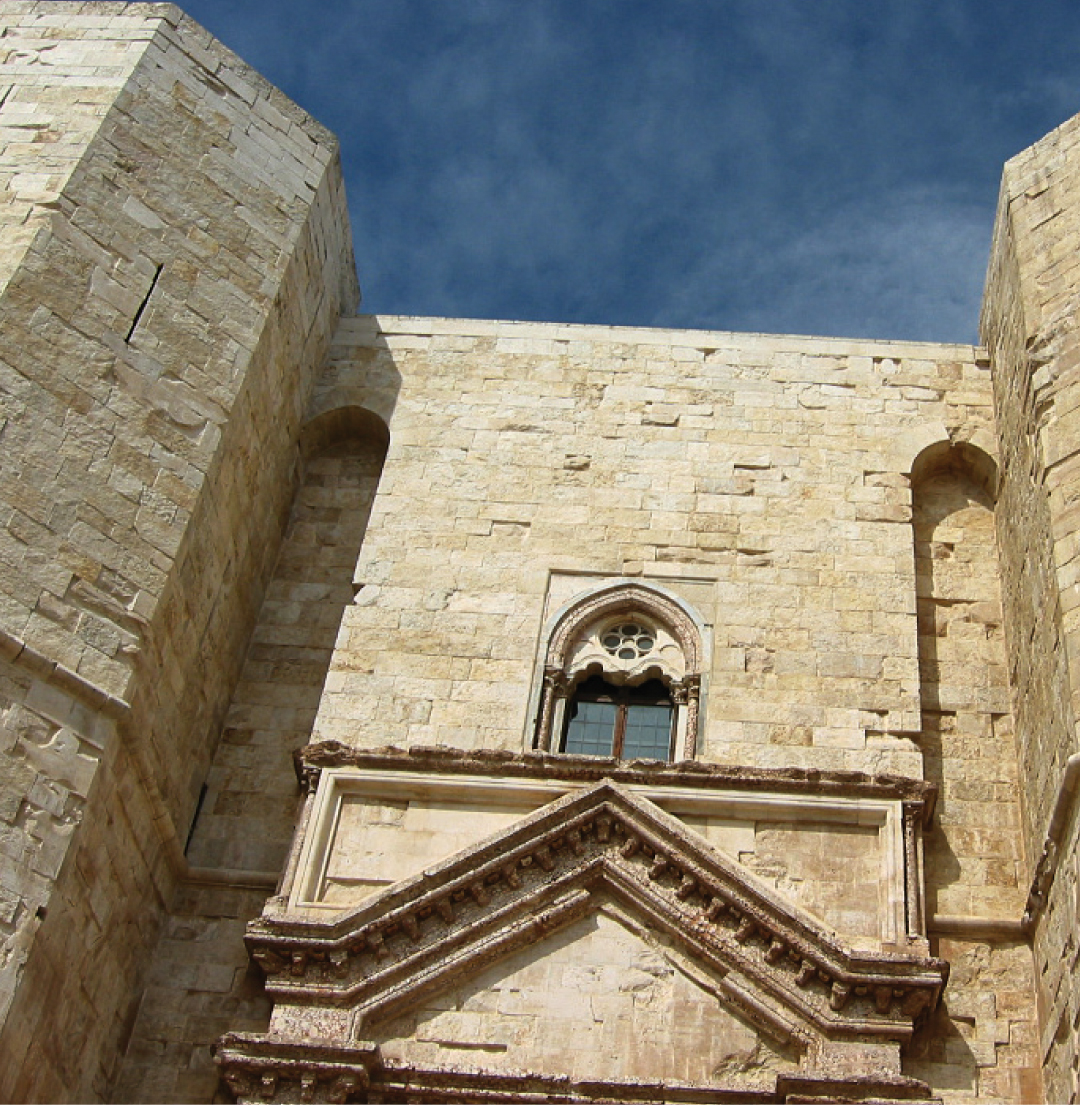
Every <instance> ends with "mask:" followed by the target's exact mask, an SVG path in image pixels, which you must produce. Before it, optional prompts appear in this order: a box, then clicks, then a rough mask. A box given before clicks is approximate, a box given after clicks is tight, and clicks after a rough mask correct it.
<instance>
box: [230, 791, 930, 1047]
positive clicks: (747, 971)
mask: <svg viewBox="0 0 1080 1105" xmlns="http://www.w3.org/2000/svg"><path fill="white" fill-rule="evenodd" d="M608 900H614V901H615V902H617V903H618V904H619V905H620V906H622V907H623V908H626V909H629V910H630V911H631V912H635V913H636V914H637V915H638V916H640V917H642V918H643V919H644V920H645V922H646V924H647V925H648V926H649V927H651V928H653V929H656V930H660V931H663V932H665V934H666V935H667V936H668V938H670V939H671V941H672V942H673V943H674V944H675V945H676V946H678V947H679V948H680V950H681V951H682V952H683V953H685V954H687V955H689V956H691V957H692V958H694V959H696V960H698V961H699V962H702V963H704V964H706V965H708V966H709V967H711V968H712V969H713V971H714V972H715V974H716V975H717V976H718V977H720V978H721V979H722V985H721V989H722V990H723V991H724V993H725V1000H726V1001H727V1003H728V1004H729V1005H730V1006H732V1007H734V1008H736V1009H737V1010H738V1012H739V1013H740V1014H741V1015H742V1016H743V1017H745V1018H746V1019H747V1020H748V1021H749V1022H750V1023H752V1024H754V1025H756V1026H757V1027H758V1028H760V1029H762V1030H763V1031H765V1032H767V1033H768V1034H769V1035H771V1036H773V1037H774V1038H778V1039H795V1040H796V1041H799V1042H801V1044H802V1045H804V1046H807V1045H809V1044H810V1043H811V1042H812V1040H813V1039H814V1038H829V1039H840V1038H849V1039H850V1038H853V1037H875V1038H882V1037H884V1038H887V1039H893V1040H901V1041H902V1040H905V1039H907V1038H908V1037H909V1036H910V1035H911V1032H912V1031H913V1027H914V1024H915V1023H916V1021H918V1020H920V1019H921V1017H922V1016H923V1015H924V1014H925V1013H926V1011H928V1010H930V1009H932V1008H934V1007H935V1006H936V1004H937V1002H938V999H939V997H940V994H941V991H942V989H943V987H944V984H945V980H946V977H947V974H948V965H947V964H946V963H945V962H944V961H942V960H939V959H933V958H928V957H923V956H918V955H914V954H910V953H901V952H897V953H891V952H881V953H867V952H855V951H852V950H851V949H849V948H847V947H846V946H844V945H843V944H842V943H841V942H840V941H839V940H838V938H837V937H836V935H835V934H834V933H833V932H832V931H831V930H829V929H827V928H826V927H825V926H824V925H822V924H821V923H820V922H818V921H817V920H816V919H815V918H813V917H812V916H810V915H809V914H807V913H805V912H804V911H802V910H800V909H798V908H797V907H794V906H792V905H791V904H790V903H788V902H787V901H785V900H784V899H783V898H781V897H780V896H779V895H778V894H776V892H775V891H773V890H772V889H771V888H770V887H768V885H767V884H765V883H763V882H761V881H760V880H758V879H757V878H756V877H754V876H753V875H752V874H750V873H749V872H748V871H747V870H746V869H745V868H743V867H741V866H740V865H739V864H738V863H736V862H735V861H733V860H729V859H728V858H727V857H725V856H723V855H721V854H720V853H717V852H714V851H713V850H712V849H710V848H708V847H707V846H706V845H704V843H703V842H701V841H700V838H698V837H697V835H696V834H694V833H693V832H692V831H691V830H689V829H687V828H686V827H685V826H684V825H683V824H682V823H681V822H679V821H678V820H677V819H676V818H674V817H672V816H670V815H668V814H666V813H664V812H663V811H662V810H660V809H659V808H658V807H656V806H654V805H653V804H652V803H651V802H648V801H647V800H645V799H642V798H638V797H637V796H635V795H634V794H632V793H630V792H627V791H625V790H623V789H622V788H621V787H619V786H617V785H616V784H614V783H612V782H610V781H609V782H603V783H600V784H597V785H595V786H593V787H592V788H591V789H589V790H586V791H584V792H577V793H574V794H571V795H567V796H566V797H564V798H561V799H559V800H558V801H556V802H553V803H551V804H550V805H547V806H545V807H543V808H542V809H540V810H537V811H536V812H535V813H533V814H530V815H529V816H527V817H525V818H522V819H521V820H520V821H518V822H515V823H514V824H513V825H512V826H510V827H508V828H507V830H506V831H505V832H503V833H501V834H500V835H498V836H497V837H495V838H491V839H489V840H488V841H486V842H482V843H480V844H478V845H476V846H475V847H473V848H471V849H469V850H467V851H465V852H463V853H459V854H458V855H457V856H455V857H452V858H451V859H449V860H447V861H444V862H443V863H442V864H440V865H438V866H436V867H434V868H430V869H428V870H427V871H425V872H423V873H422V874H420V875H417V876H414V877H411V878H408V879H405V880H402V881H401V882H399V883H397V884H395V886H393V887H390V888H388V889H387V890H386V891H384V892H383V893H381V894H379V895H377V896H376V897H374V898H371V899H368V900H367V901H366V902H364V903H363V904H362V905H361V906H359V907H358V908H357V909H355V910H353V911H351V912H350V913H348V914H346V915H345V916H343V917H340V918H339V919H338V920H336V921H334V922H331V923H326V922H313V921H297V920H290V919H288V918H282V917H277V918H273V917H264V918H260V919H259V920H256V921H254V922H253V923H252V924H251V925H250V926H249V928H248V934H247V938H246V939H247V943H248V946H249V950H250V952H251V954H252V956H253V957H254V958H255V959H256V960H257V961H258V962H259V963H260V964H261V965H262V967H263V969H264V970H265V971H266V974H267V991H268V992H269V993H270V994H271V995H273V996H274V997H275V999H276V1000H279V1001H287V1002H288V1003H290V1004H293V1005H296V1004H300V1005H304V1004H314V1005H331V1006H337V1007H343V1006H344V1007H347V1008H349V1009H351V1010H354V1014H353V1018H354V1028H353V1031H354V1034H356V1035H359V1034H361V1033H362V1032H363V1031H364V1030H365V1026H366V1025H368V1024H374V1023H378V1022H380V1021H384V1020H386V1019H388V1018H391V1017H393V1016H395V1015H397V1014H398V1013H400V1012H402V1011H404V1010H405V1009H407V1008H409V1007H410V1006H412V1005H413V1004H415V1003H417V1002H419V1001H420V1000H422V999H423V998H425V997H426V996H428V995H430V994H432V993H435V992H437V991H439V990H440V989H443V988H445V987H447V986H450V985H453V984H454V983H455V982H456V981H457V980H459V979H460V978H462V977H465V976H467V975H469V974H472V973H474V972H475V971H478V970H480V969H482V968H483V967H484V966H486V965H487V964H488V963H490V962H493V961H494V960H496V959H499V958H502V957H503V956H505V955H508V954H510V953H511V952H513V951H516V950H518V949H519V948H523V947H526V946H528V945H530V944H533V943H535V942H536V941H537V940H538V939H541V938H542V937H544V936H545V935H546V934H548V933H551V932H554V931H556V930H557V929H559V928H561V927H562V926H563V925H565V924H568V923H570V922H571V921H572V920H574V919H576V918H578V917H581V916H583V915H585V914H587V913H589V912H593V911H596V910H597V909H599V908H602V906H603V905H604V903H605V902H606V901H608Z"/></svg>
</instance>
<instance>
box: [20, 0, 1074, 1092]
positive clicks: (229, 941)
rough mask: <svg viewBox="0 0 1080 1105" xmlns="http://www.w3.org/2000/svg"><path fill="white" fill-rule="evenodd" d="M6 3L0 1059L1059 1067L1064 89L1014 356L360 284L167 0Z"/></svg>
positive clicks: (875, 1082)
mask: <svg viewBox="0 0 1080 1105" xmlns="http://www.w3.org/2000/svg"><path fill="white" fill-rule="evenodd" d="M0 27H2V32H3V33H2V34H0V143H2V149H0V184H2V191H0V227H2V230H0V328H2V330H3V341H2V342H0V434H2V438H0V440H2V445H3V448H2V450H0V523H2V524H0V561H2V570H0V680H2V682H0V714H2V719H0V734H2V744H0V763H2V770H0V1098H2V1099H3V1100H10V1101H72V1100H76V1101H148V1100H149V1101H163V1102H164V1101H174V1102H184V1101H206V1102H210V1101H222V1100H231V1099H232V1098H236V1099H237V1100H241V1101H252V1102H256V1101H259V1102H300V1101H302V1102H330V1101H358V1102H359V1101H385V1102H392V1101H447V1100H459V1101H476V1100H490V1101H507V1102H509V1101H545V1100H559V1101H570V1102H594V1101H595V1102H599V1101H634V1102H666V1101H680V1102H723V1101H735V1100H738V1101H757V1102H785V1101H790V1102H794V1101H825V1100H843V1101H849V1102H857V1101H863V1102H871V1101H875V1102H877V1101H888V1100H906V1101H940V1102H969V1101H976V1102H1010V1103H1011V1102H1035V1101H1043V1100H1046V1101H1075V1100H1078V1095H1080V1088H1078V1085H1080V1084H1078V1077H1080V1044H1078V1036H1080V976H1078V972H1080V966H1078V964H1080V957H1078V955H1077V946H1076V940H1077V937H1076V933H1077V931H1078V918H1077V912H1078V908H1080V863H1078V860H1077V849H1076V837H1077V831H1078V830H1077V821H1078V811H1077V801H1076V796H1077V791H1078V790H1080V744H1078V740H1077V733H1076V720H1075V716H1076V714H1077V703H1076V699H1077V695H1078V694H1080V637H1078V635H1080V586H1078V584H1080V568H1078V564H1080V508H1078V506H1077V502H1078V500H1080V444H1078V443H1080V434H1078V433H1077V432H1076V430H1077V425H1075V423H1077V420H1078V419H1080V330H1078V327H1077V317H1078V309H1080V304H1078V302H1077V300H1078V296H1080V262H1078V261H1077V258H1078V257H1080V240H1078V239H1080V149H1078V141H1080V118H1078V119H1074V120H1072V121H1070V122H1067V123H1065V124H1063V125H1062V126H1061V127H1060V128H1059V129H1058V130H1056V131H1054V132H1053V133H1051V134H1050V135H1048V136H1047V137H1046V138H1044V139H1043V140H1042V141H1040V142H1039V143H1037V144H1036V145H1035V146H1034V147H1032V148H1031V149H1030V150H1027V151H1025V152H1023V153H1021V154H1019V155H1018V156H1017V157H1016V158H1014V159H1013V160H1012V161H1010V162H1009V163H1008V164H1007V165H1006V167H1005V172H1004V177H1003V184H1002V192H1001V204H1000V208H999V213H998V220H997V225H996V228H995V232H994V241H993V245H992V251H991V262H990V269H989V275H988V278H987V286H986V295H985V300H984V306H983V315H982V320H981V334H982V340H983V342H984V344H983V345H981V346H976V347H972V346H969V345H960V344H956V345H947V344H927V343H910V342H884V341H880V342H879V341H850V340H841V339H825V338H810V337H787V336H769V335H760V334H731V333H720V332H707V331H692V332H688V331H664V330H649V329H641V330H636V329H629V328H613V327H601V326H578V325H575V326H564V325H558V324H528V323H515V322H494V321H492V322H487V321H469V320H454V319H437V318H402V317H385V316H383V317H374V316H365V315H358V314H356V308H357V302H358V298H359V296H358V291H357V288H356V286H355V278H354V271H355V267H354V263H353V257H352V246H351V241H350V234H349V227H348V217H347V213H346V206H345V198H344V188H343V184H342V180H341V174H340V168H339V165H338V160H337V148H336V141H335V139H334V137H333V136H332V135H331V134H329V133H328V132H327V131H325V130H324V129H323V128H322V127H320V126H319V124H318V123H316V122H315V121H314V120H312V119H311V118H310V117H309V116H308V115H307V114H305V112H304V111H303V110H302V109H300V108H299V107H297V106H296V105H294V104H292V103H291V102H289V101H288V100H287V99H286V98H285V97H284V96H283V95H282V94H281V93H280V92H278V91H277V90H276V89H274V88H273V87H271V86H270V85H269V84H267V82H266V81H265V80H264V79H262V78H261V77H260V76H259V75H258V74H256V73H254V72H253V71H252V70H251V69H250V68H248V67H247V66H245V65H244V63H243V62H242V61H240V60H239V59H238V58H236V57H235V56H234V55H233V54H231V53H230V52H229V51H228V50H227V49H226V48H225V47H223V46H222V45H221V44H220V43H218V42H216V41H215V40H214V39H212V38H211V37H210V36H209V35H208V34H207V33H206V32H205V31H203V30H202V29H201V28H200V27H198V26H197V25H196V24H195V23H193V22H192V21H191V20H190V19H188V18H187V17H185V16H184V15H183V14H182V13H181V12H180V11H179V10H178V9H176V8H175V7H173V6H171V5H167V4H142V3H135V4H122V3H112V2H103V3H79V2H71V3H67V2H38V0H2V2H0Z"/></svg>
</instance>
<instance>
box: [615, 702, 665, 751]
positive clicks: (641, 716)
mask: <svg viewBox="0 0 1080 1105" xmlns="http://www.w3.org/2000/svg"><path fill="white" fill-rule="evenodd" d="M670 752H671V707H670V706H640V705H637V704H631V705H629V706H627V707H626V734H625V736H624V737H623V750H622V758H623V759H624V760H666V759H667V758H668V756H669V755H670Z"/></svg>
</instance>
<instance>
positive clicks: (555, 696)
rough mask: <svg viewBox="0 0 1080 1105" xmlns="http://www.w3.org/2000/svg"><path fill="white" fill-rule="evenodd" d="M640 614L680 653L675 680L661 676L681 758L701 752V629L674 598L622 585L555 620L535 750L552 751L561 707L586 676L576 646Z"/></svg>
mask: <svg viewBox="0 0 1080 1105" xmlns="http://www.w3.org/2000/svg"><path fill="white" fill-rule="evenodd" d="M631 615H637V616H640V617H643V618H645V619H646V620H649V621H652V622H655V623H657V624H658V625H660V626H662V627H663V628H664V629H665V630H666V631H667V632H668V633H669V634H670V635H671V637H672V638H673V639H674V641H675V643H676V644H677V645H678V647H679V649H680V650H681V652H682V659H683V664H682V672H681V674H680V675H679V676H678V677H672V675H671V673H670V672H668V671H665V670H660V671H658V674H660V675H661V677H662V678H663V679H664V681H665V682H666V683H667V684H668V685H669V688H670V690H671V694H672V699H673V701H674V703H675V706H676V710H677V727H678V731H679V741H678V747H679V748H680V749H681V752H682V755H681V757H678V758H682V759H688V760H690V759H694V757H695V756H696V754H697V743H698V725H699V717H700V712H701V711H700V703H701V678H702V674H703V666H704V648H703V642H702V635H701V631H700V629H699V627H698V625H697V623H696V620H695V619H694V617H693V616H692V615H691V614H690V612H689V611H688V610H686V608H685V607H684V606H683V605H682V603H680V602H679V601H678V600H676V599H675V598H674V597H672V596H670V595H665V594H664V593H662V592H661V591H658V590H655V589H654V588H652V587H647V586H645V585H644V584H641V583H618V584H614V585H610V586H607V587H604V588H602V589H600V590H598V591H593V592H591V593H589V594H587V595H585V596H584V597H582V598H580V599H578V600H577V601H575V602H574V603H573V604H572V605H571V606H570V607H569V608H568V609H567V610H565V611H564V612H563V614H562V615H561V616H560V617H559V618H558V619H557V620H556V622H555V624H554V626H553V627H552V629H551V631H550V634H549V636H548V641H547V647H546V649H545V652H544V674H543V689H542V692H541V696H540V710H539V713H538V715H537V722H536V733H535V737H534V740H533V746H534V748H536V749H538V750H540V751H544V752H550V751H553V748H552V744H553V738H554V737H555V735H556V734H557V732H558V730H559V728H560V722H561V718H562V714H563V709H564V708H565V704H566V701H567V698H568V697H569V695H570V694H571V693H572V691H573V688H574V684H575V683H576V682H577V680H578V679H579V678H580V677H581V675H582V674H584V673H583V672H578V673H572V672H571V670H570V668H571V660H572V653H573V649H574V647H575V645H576V644H577V643H578V641H579V640H580V638H581V636H582V634H583V633H585V632H587V631H588V630H589V628H590V627H592V626H594V625H596V624H597V623H598V622H602V621H604V620H605V619H608V618H613V617H619V616H625V617H629V616H631Z"/></svg>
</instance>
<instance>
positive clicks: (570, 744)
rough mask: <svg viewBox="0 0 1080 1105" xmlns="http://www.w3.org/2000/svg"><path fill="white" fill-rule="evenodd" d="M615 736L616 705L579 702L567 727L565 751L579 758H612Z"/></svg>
mask: <svg viewBox="0 0 1080 1105" xmlns="http://www.w3.org/2000/svg"><path fill="white" fill-rule="evenodd" d="M614 736H615V704H614V703H612V702H579V703H577V707H576V711H575V714H574V716H573V717H572V718H571V719H570V723H569V724H568V725H567V727H566V743H565V744H564V745H563V751H564V752H570V753H573V754H576V755H579V756H610V755H611V749H612V742H613V739H614Z"/></svg>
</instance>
